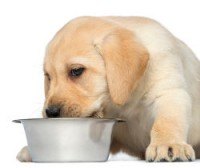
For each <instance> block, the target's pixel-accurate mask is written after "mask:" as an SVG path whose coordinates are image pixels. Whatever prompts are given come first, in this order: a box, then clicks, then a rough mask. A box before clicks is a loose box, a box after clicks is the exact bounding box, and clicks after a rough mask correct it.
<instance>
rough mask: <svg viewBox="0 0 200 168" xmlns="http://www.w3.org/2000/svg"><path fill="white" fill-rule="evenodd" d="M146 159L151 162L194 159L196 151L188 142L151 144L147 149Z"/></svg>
mask: <svg viewBox="0 0 200 168" xmlns="http://www.w3.org/2000/svg"><path fill="white" fill-rule="evenodd" d="M146 160H147V161H149V162H176V161H193V160H195V153H194V150H193V148H192V147H191V146H190V145H188V144H181V143H180V144H168V145H167V144H166V145H156V144H150V145H149V146H148V148H147V150H146Z"/></svg>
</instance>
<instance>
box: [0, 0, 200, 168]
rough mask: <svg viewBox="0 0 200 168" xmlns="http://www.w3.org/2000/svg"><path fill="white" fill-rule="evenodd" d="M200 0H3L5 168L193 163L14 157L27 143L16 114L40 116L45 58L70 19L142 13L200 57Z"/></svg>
mask: <svg viewBox="0 0 200 168" xmlns="http://www.w3.org/2000/svg"><path fill="white" fill-rule="evenodd" d="M198 1H199V0H165V1H164V0H129V1H128V0H48V1H45V0H32V1H30V0H5V1H2V0H1V1H0V136H1V137H0V167H3V166H4V167H5V166H6V167H122V166H126V167H127V166H129V167H134V166H135V167H136V166H139V167H150V166H155V167H156V166H159V167H160V166H163V167H169V166H172V167H177V166H180V167H181V166H182V167H184V166H198V167H199V166H200V164H199V162H194V163H173V164H171V163H160V164H162V165H160V164H154V163H152V164H148V163H145V162H142V161H140V162H139V161H122V160H123V157H122V155H120V156H118V157H117V158H115V159H118V160H119V161H109V162H106V163H75V164H72V163H70V164H69V163H68V164H67V163H65V164H36V163H28V164H25V163H19V162H18V161H17V160H16V159H15V156H16V154H17V152H18V151H19V150H20V148H21V147H22V146H24V145H25V144H26V140H25V136H24V132H23V129H22V126H21V125H17V124H14V123H12V122H11V120H12V119H16V118H27V117H38V116H40V112H41V109H42V104H43V100H44V94H43V72H42V64H43V56H44V52H45V47H46V45H47V43H48V41H49V40H50V39H51V38H52V37H53V35H54V34H55V33H56V31H58V30H59V29H60V28H61V27H62V26H63V25H64V24H65V23H66V22H68V21H69V20H70V19H72V18H74V17H77V16H82V15H95V16H96V15H97V16H98V15H100V16H101V15H120V16H122V15H123V16H125V15H134V16H135V15H139V16H147V17H151V18H154V19H156V20H158V21H159V22H161V23H162V24H163V25H164V26H165V27H167V28H168V29H169V30H170V31H171V32H172V33H173V34H174V35H176V36H177V37H179V38H180V39H182V40H183V41H184V42H186V43H187V44H188V45H189V46H190V47H191V49H192V50H193V51H194V52H195V53H196V55H197V56H199V58H200V47H199V45H200V33H199V31H200V4H199V3H200V2H199V3H198Z"/></svg>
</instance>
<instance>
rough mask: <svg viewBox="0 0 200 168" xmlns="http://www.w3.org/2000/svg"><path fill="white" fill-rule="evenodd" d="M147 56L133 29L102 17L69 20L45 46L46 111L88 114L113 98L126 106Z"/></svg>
mask: <svg viewBox="0 0 200 168" xmlns="http://www.w3.org/2000/svg"><path fill="white" fill-rule="evenodd" d="M147 61H148V53H147V51H146V50H145V48H144V47H143V46H142V45H141V44H140V43H139V42H138V41H137V39H136V37H134V34H133V33H132V32H130V31H129V30H126V29H124V28H120V27H118V26H116V25H113V23H112V24H111V23H108V22H106V21H104V20H101V19H98V18H79V19H76V20H75V21H72V22H70V23H69V24H67V25H66V26H64V27H63V28H62V29H61V30H60V31H59V32H58V33H57V34H56V36H55V37H54V38H53V40H52V41H51V42H50V44H49V45H48V48H47V52H46V57H45V60H44V73H45V96H46V100H45V104H44V110H43V116H48V117H87V116H92V115H93V114H95V113H96V114H101V113H99V112H101V111H102V110H103V106H104V104H105V103H108V102H110V101H112V102H113V103H114V104H117V105H124V104H125V103H126V101H127V100H128V98H129V97H130V95H131V93H132V92H133V90H134V89H135V87H136V86H137V82H138V80H139V79H140V77H141V76H142V74H143V73H144V70H145V67H146V65H147Z"/></svg>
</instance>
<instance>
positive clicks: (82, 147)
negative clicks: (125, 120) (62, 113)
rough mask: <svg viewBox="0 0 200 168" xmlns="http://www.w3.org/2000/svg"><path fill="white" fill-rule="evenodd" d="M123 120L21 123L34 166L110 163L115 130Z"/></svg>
mask: <svg viewBox="0 0 200 168" xmlns="http://www.w3.org/2000/svg"><path fill="white" fill-rule="evenodd" d="M119 121H122V120H120V119H95V118H51V119H20V120H14V121H13V122H17V123H22V124H23V126H24V130H25V133H26V138H27V143H28V150H29V152H30V155H31V158H32V161H34V162H73V161H79V162H89V161H106V160H107V159H108V156H109V150H110V144H111V134H112V128H113V125H114V124H115V122H119Z"/></svg>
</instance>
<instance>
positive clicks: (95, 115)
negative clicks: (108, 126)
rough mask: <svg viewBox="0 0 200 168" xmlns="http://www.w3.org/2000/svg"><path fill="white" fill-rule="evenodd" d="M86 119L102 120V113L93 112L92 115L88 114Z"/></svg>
mask: <svg viewBox="0 0 200 168" xmlns="http://www.w3.org/2000/svg"><path fill="white" fill-rule="evenodd" d="M87 117H90V118H103V117H104V113H103V111H94V112H93V113H92V114H90V115H89V116H87Z"/></svg>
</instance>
